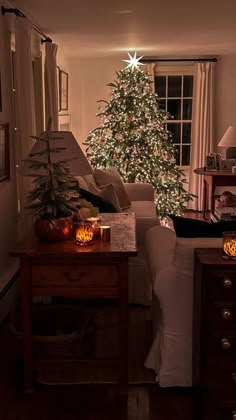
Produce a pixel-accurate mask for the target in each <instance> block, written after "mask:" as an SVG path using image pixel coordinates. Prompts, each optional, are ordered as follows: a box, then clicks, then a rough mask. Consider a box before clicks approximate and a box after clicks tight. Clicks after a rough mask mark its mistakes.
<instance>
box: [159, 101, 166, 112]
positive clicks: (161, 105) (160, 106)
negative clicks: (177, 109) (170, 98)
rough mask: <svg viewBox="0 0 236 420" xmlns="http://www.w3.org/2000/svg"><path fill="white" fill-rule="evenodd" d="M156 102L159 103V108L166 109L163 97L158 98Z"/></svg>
mask: <svg viewBox="0 0 236 420" xmlns="http://www.w3.org/2000/svg"><path fill="white" fill-rule="evenodd" d="M158 103H159V108H160V109H162V110H164V111H165V110H166V101H165V99H160V100H159V101H158Z"/></svg>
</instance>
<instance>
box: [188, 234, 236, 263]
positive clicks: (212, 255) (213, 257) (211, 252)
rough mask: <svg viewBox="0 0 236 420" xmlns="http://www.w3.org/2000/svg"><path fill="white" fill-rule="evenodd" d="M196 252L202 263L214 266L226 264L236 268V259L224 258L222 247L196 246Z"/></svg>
mask: <svg viewBox="0 0 236 420" xmlns="http://www.w3.org/2000/svg"><path fill="white" fill-rule="evenodd" d="M222 245H223V239H222ZM194 252H195V254H196V255H197V256H198V259H199V261H200V262H201V263H202V264H205V265H209V266H214V267H217V266H218V267H222V266H224V267H234V268H236V260H231V259H224V258H223V250H222V248H195V251H194Z"/></svg>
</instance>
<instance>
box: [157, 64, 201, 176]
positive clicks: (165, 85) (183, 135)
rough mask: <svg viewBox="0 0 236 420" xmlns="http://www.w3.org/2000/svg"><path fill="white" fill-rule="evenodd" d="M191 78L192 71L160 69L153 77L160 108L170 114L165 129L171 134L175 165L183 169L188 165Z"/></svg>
mask: <svg viewBox="0 0 236 420" xmlns="http://www.w3.org/2000/svg"><path fill="white" fill-rule="evenodd" d="M191 73H192V74H191ZM193 78H194V75H193V71H189V70H188V71H186V72H183V71H180V70H174V69H172V70H171V72H170V71H169V72H167V71H164V70H163V69H162V70H161V71H160V70H157V74H156V75H155V91H156V93H157V94H158V96H159V101H160V108H161V109H163V110H165V111H166V112H168V113H169V114H170V119H169V120H168V121H167V129H168V130H169V131H170V132H171V134H172V140H173V143H174V146H175V157H176V163H177V165H178V166H180V167H183V168H184V167H188V166H189V165H190V150H191V127H192V101H193Z"/></svg>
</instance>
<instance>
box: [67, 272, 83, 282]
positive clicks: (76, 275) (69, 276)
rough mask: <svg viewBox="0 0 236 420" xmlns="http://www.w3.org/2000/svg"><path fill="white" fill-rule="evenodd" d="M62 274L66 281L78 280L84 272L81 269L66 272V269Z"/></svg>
mask: <svg viewBox="0 0 236 420" xmlns="http://www.w3.org/2000/svg"><path fill="white" fill-rule="evenodd" d="M64 276H65V277H66V279H67V280H68V281H80V280H82V279H83V278H84V277H85V276H86V273H85V272H83V271H82V272H81V273H76V272H75V273H74V274H73V273H68V271H66V272H65V273H64Z"/></svg>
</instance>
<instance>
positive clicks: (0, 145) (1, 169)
mask: <svg viewBox="0 0 236 420" xmlns="http://www.w3.org/2000/svg"><path fill="white" fill-rule="evenodd" d="M9 178H10V144H9V124H0V182H3V181H5V180H7V179H9Z"/></svg>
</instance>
